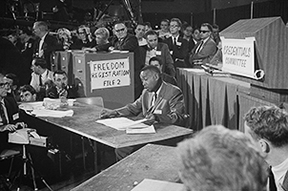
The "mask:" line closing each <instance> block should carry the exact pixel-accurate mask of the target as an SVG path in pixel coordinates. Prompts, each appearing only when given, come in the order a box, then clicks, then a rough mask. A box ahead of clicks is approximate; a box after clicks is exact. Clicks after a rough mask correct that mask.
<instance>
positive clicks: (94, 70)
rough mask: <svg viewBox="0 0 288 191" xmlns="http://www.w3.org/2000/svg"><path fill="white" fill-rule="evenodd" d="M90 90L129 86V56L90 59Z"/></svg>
mask: <svg viewBox="0 0 288 191" xmlns="http://www.w3.org/2000/svg"><path fill="white" fill-rule="evenodd" d="M89 64H90V71H91V91H92V90H95V89H103V88H113V87H121V86H129V85H130V84H131V80H130V67H129V58H123V59H114V60H99V61H90V62H89Z"/></svg>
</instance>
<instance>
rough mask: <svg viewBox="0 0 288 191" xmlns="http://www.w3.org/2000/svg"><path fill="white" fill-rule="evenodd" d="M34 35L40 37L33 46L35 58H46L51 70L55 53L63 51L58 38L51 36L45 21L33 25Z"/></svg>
mask: <svg viewBox="0 0 288 191" xmlns="http://www.w3.org/2000/svg"><path fill="white" fill-rule="evenodd" d="M33 33H34V34H35V36H36V37H38V38H37V39H36V40H35V42H34V45H33V56H34V57H38V58H44V59H45V60H46V63H47V68H49V69H50V68H51V62H50V57H51V54H52V52H53V51H56V50H62V46H61V44H59V43H58V41H57V38H56V37H54V36H52V35H50V34H49V30H48V25H47V23H45V22H44V21H37V22H35V23H34V25H33Z"/></svg>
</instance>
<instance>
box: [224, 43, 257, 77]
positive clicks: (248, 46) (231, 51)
mask: <svg viewBox="0 0 288 191" xmlns="http://www.w3.org/2000/svg"><path fill="white" fill-rule="evenodd" d="M221 41H222V54H223V67H222V70H223V71H227V72H231V73H234V74H238V75H242V76H246V77H250V78H254V72H255V66H254V41H255V38H246V39H225V38H222V39H221Z"/></svg>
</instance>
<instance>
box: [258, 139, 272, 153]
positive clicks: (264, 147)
mask: <svg viewBox="0 0 288 191" xmlns="http://www.w3.org/2000/svg"><path fill="white" fill-rule="evenodd" d="M259 144H260V147H261V150H262V151H263V152H264V153H269V152H270V144H269V143H268V142H267V141H266V140H264V139H260V140H259Z"/></svg>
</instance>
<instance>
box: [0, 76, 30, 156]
mask: <svg viewBox="0 0 288 191" xmlns="http://www.w3.org/2000/svg"><path fill="white" fill-rule="evenodd" d="M9 89H10V83H9V82H8V81H6V80H5V79H4V75H3V74H1V73H0V152H1V151H3V150H4V149H7V148H8V147H9V145H8V132H12V131H15V130H16V129H17V128H19V127H25V126H26V125H25V124H24V123H23V122H19V119H20V118H19V108H18V105H17V103H16V101H15V99H14V98H13V97H10V96H8V97H7V93H8V90H9Z"/></svg>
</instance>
